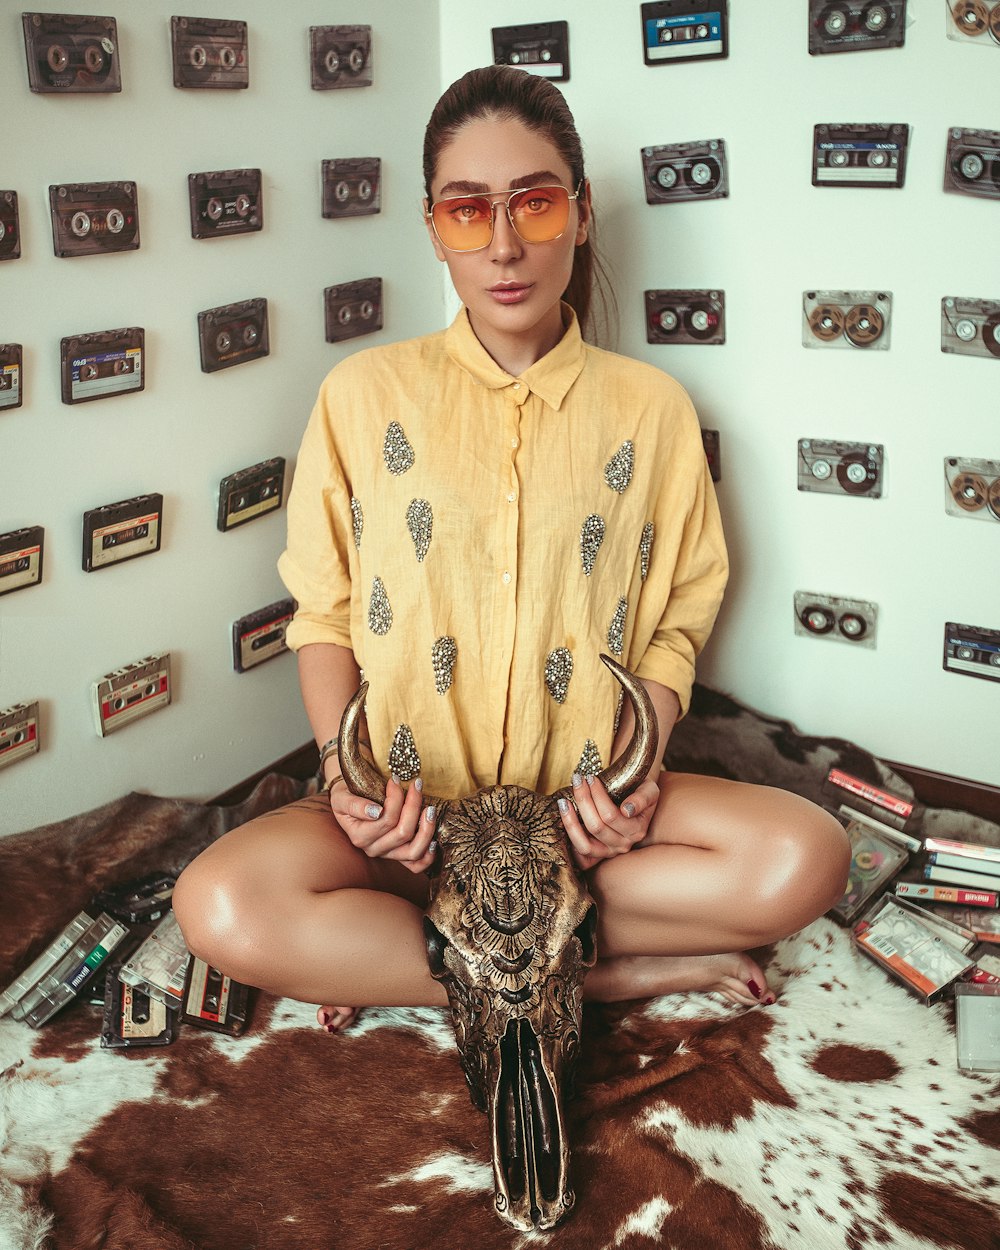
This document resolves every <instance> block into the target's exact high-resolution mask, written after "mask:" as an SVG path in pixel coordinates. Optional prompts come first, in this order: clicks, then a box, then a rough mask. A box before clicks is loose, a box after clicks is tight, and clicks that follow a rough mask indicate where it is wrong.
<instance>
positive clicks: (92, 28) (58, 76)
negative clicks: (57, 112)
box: [21, 13, 122, 94]
mask: <svg viewBox="0 0 1000 1250" xmlns="http://www.w3.org/2000/svg"><path fill="white" fill-rule="evenodd" d="M21 22H22V25H23V28H24V48H25V52H26V53H27V57H28V84H29V85H30V87H31V90H32V91H38V92H41V93H43V94H47V93H50V92H58V91H87V92H107V91H121V89H122V79H121V71H120V69H119V66H118V26H117V23H116V22H115V19H114V18H113V17H83V16H80V15H78V14H73V13H23V14H22V15H21Z"/></svg>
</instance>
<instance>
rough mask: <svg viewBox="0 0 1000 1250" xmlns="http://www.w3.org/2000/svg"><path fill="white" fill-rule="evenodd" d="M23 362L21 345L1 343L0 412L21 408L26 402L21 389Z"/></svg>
mask: <svg viewBox="0 0 1000 1250" xmlns="http://www.w3.org/2000/svg"><path fill="white" fill-rule="evenodd" d="M22 360H23V351H22V348H21V344H20V343H0V410H3V409H4V408H20V407H21V404H22V403H23V401H24V393H23V390H22V387H21V363H22Z"/></svg>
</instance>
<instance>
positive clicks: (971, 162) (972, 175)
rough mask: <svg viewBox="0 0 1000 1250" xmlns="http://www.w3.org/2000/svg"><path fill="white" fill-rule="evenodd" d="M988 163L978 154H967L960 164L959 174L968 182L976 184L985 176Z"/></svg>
mask: <svg viewBox="0 0 1000 1250" xmlns="http://www.w3.org/2000/svg"><path fill="white" fill-rule="evenodd" d="M985 169H986V162H985V161H984V160H983V158H982V157H981V156H980V155H979V153H978V152H966V154H965V155H964V156H963V157H962V159H961V160H960V161H959V162H958V172H959V174H960V175H961V176H962V177H963V178H964V179H965V180H966V182H975V181H976V180H977V179H979V178H981V177H982V176H983V172H984V170H985Z"/></svg>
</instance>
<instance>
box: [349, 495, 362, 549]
mask: <svg viewBox="0 0 1000 1250" xmlns="http://www.w3.org/2000/svg"><path fill="white" fill-rule="evenodd" d="M351 519H352V521H353V523H354V545H355V547H356V548H357V549H358V551H360V550H361V531H362V530H363V529H364V528H365V514H364V513H363V512H362V510H361V500H360V499H355V498H354V496H353V495H352V496H351Z"/></svg>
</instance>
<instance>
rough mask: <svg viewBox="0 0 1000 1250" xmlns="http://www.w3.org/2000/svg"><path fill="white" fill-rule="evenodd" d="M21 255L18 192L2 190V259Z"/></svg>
mask: <svg viewBox="0 0 1000 1250" xmlns="http://www.w3.org/2000/svg"><path fill="white" fill-rule="evenodd" d="M20 255H21V223H20V221H19V219H18V211H17V192H16V191H0V260H17V258H18V257H19V256H20Z"/></svg>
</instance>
